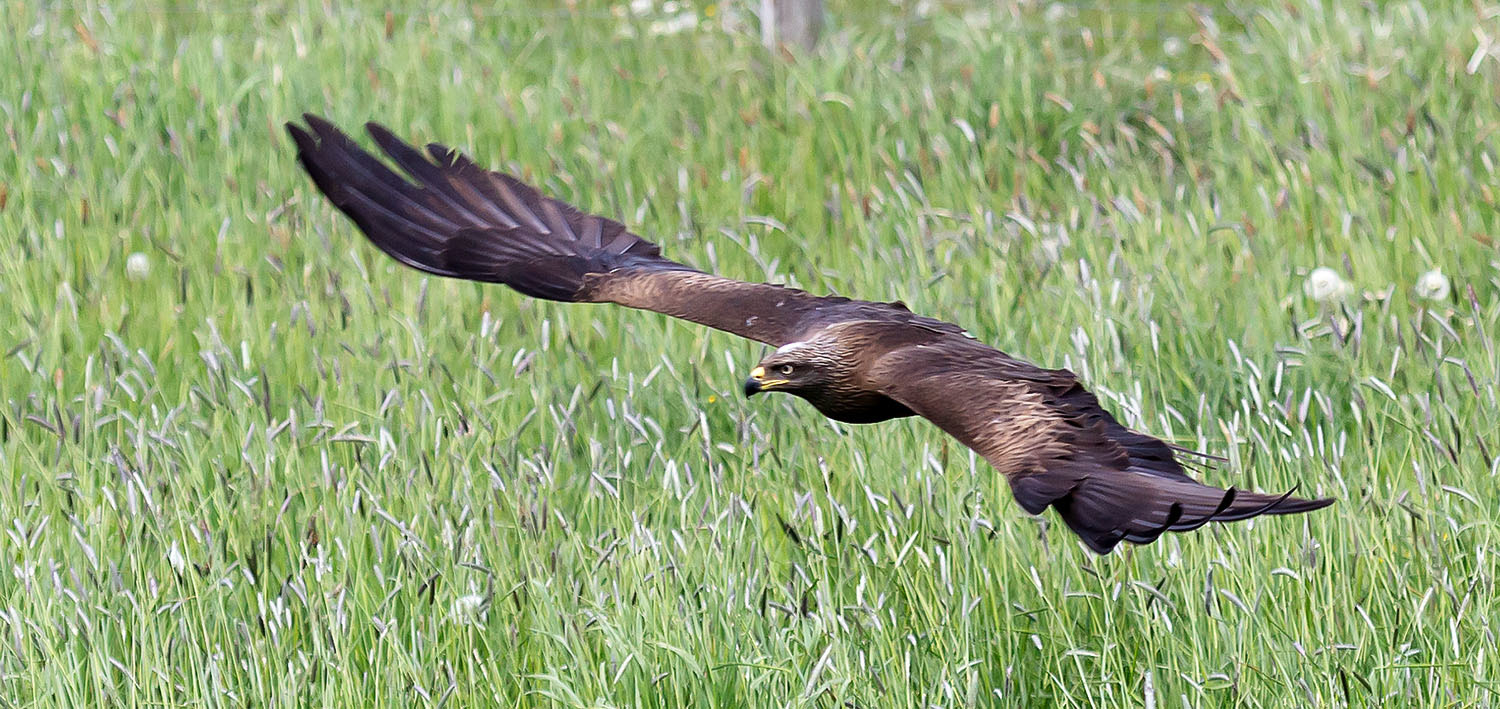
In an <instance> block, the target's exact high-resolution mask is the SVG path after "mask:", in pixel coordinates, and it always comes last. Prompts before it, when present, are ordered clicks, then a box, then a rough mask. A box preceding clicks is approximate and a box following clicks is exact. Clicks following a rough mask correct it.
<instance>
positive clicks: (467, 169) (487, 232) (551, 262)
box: [286, 114, 687, 302]
mask: <svg viewBox="0 0 1500 709" xmlns="http://www.w3.org/2000/svg"><path fill="white" fill-rule="evenodd" d="M304 118H305V119H306V121H307V128H303V127H302V126H298V125H296V124H294V123H288V124H287V126H286V127H287V132H289V133H290V134H291V136H292V140H293V141H294V142H296V144H297V158H298V160H300V161H301V162H302V166H303V167H304V168H305V169H306V170H307V173H308V174H309V175H311V176H312V179H313V182H315V183H316V184H317V186H318V189H320V190H322V191H323V193H324V194H325V195H327V196H328V198H329V200H331V201H332V202H333V204H334V206H336V207H338V208H339V209H340V210H341V211H343V212H344V213H345V214H347V215H349V218H350V219H353V220H354V222H355V224H357V225H359V228H360V230H361V231H363V232H364V233H365V235H366V236H367V237H369V239H370V242H371V243H373V244H374V245H375V246H376V247H378V248H380V250H381V251H384V252H386V253H387V254H389V255H390V256H392V257H393V258H395V259H396V260H398V261H400V262H402V263H404V264H406V265H408V266H411V267H412V268H416V269H418V270H421V271H425V272H427V273H431V274H435V275H439V276H447V277H450V278H463V279H467V280H473V281H485V282H489V283H503V284H505V285H508V286H510V287H512V288H514V289H516V290H518V291H520V292H522V293H524V294H526V295H529V296H534V297H537V298H546V299H548V300H560V301H567V302H576V301H579V300H584V299H586V290H587V287H586V285H587V284H586V280H587V276H588V275H589V274H591V273H609V272H611V271H615V270H619V269H627V268H645V269H686V268H687V267H686V266H683V265H681V264H677V263H675V262H672V261H669V260H667V259H665V258H662V257H661V255H660V254H661V251H660V249H659V248H658V247H657V245H656V244H653V243H651V242H649V241H647V240H645V239H642V238H640V237H638V236H636V235H635V234H632V233H630V231H629V230H627V229H626V228H625V226H624V225H623V224H620V223H619V222H616V221H613V220H610V219H605V218H604V217H599V216H595V215H592V214H586V213H584V212H581V211H579V210H577V209H575V208H573V207H572V206H571V205H568V204H567V203H565V202H561V201H558V200H554V199H551V198H549V197H545V196H543V195H541V194H539V193H538V192H537V191H536V190H535V189H533V188H532V187H531V186H530V185H527V184H526V183H524V182H522V181H520V180H518V179H516V178H514V177H511V176H510V175H506V174H504V173H500V172H491V171H489V170H485V169H483V168H480V167H479V166H477V165H475V164H474V163H473V162H472V161H471V160H469V159H468V158H467V157H464V156H463V155H462V154H460V153H458V152H457V151H454V150H450V149H449V148H447V147H444V146H442V145H439V144H437V143H432V144H429V145H428V146H427V155H423V154H422V152H421V151H419V150H417V149H416V148H414V147H412V146H411V145H408V144H406V143H404V142H402V141H401V140H400V139H399V138H397V137H396V136H395V135H394V134H393V133H391V132H390V131H389V130H387V129H386V128H385V127H383V126H381V125H379V124H377V123H368V124H366V125H365V128H366V129H367V130H368V131H369V132H370V136H371V137H372V138H374V140H375V143H376V144H377V145H379V146H380V149H381V150H382V151H383V152H385V154H386V155H387V156H389V157H390V159H391V160H392V161H393V162H394V163H395V164H396V165H397V166H399V167H400V168H401V169H402V170H404V171H405V172H406V173H407V175H409V176H410V178H411V179H410V180H408V179H407V178H406V177H403V176H401V175H399V174H397V173H396V172H395V171H393V170H391V169H390V168H389V167H386V165H385V163H383V162H382V161H381V160H379V159H378V158H376V157H375V156H373V155H371V154H370V153H368V152H365V151H364V150H363V149H361V148H360V147H359V146H358V145H356V144H355V143H354V141H353V140H351V139H350V138H349V136H347V135H345V134H344V133H343V132H341V131H339V129H338V128H335V127H334V126H333V125H332V124H330V123H329V122H327V121H325V120H323V119H321V118H318V117H317V116H314V115H311V114H308V115H305V116H304ZM429 155H430V156H431V159H429V157H428V156H429Z"/></svg>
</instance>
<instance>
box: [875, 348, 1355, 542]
mask: <svg viewBox="0 0 1500 709" xmlns="http://www.w3.org/2000/svg"><path fill="white" fill-rule="evenodd" d="M872 378H873V379H874V380H876V382H877V383H878V386H879V388H880V390H881V392H882V393H884V394H885V395H886V396H889V397H890V398H892V399H894V400H896V401H898V402H900V403H901V404H903V405H905V406H906V407H907V408H909V409H911V410H912V411H914V412H915V413H917V414H918V415H919V416H922V417H923V418H926V419H928V420H930V421H932V422H933V423H935V424H937V426H938V427H939V428H941V429H943V430H944V431H946V432H947V433H948V434H950V435H952V436H953V437H955V438H957V439H958V440H959V441H962V442H963V443H964V445H967V446H968V447H970V448H972V449H974V450H975V451H976V452H978V453H979V454H980V455H982V456H984V458H985V460H987V461H988V462H989V463H990V465H992V466H994V467H995V468H996V469H997V470H999V471H1000V472H1001V473H1002V474H1004V475H1005V477H1006V478H1007V479H1008V480H1009V481H1010V486H1011V491H1012V492H1013V493H1014V495H1015V498H1016V501H1017V502H1019V503H1020V504H1021V506H1022V507H1023V508H1025V509H1026V511H1027V512H1030V513H1031V514H1041V513H1042V512H1043V511H1044V510H1046V509H1047V508H1048V507H1052V508H1053V509H1055V510H1057V512H1058V514H1059V515H1060V516H1061V517H1062V519H1063V521H1064V522H1065V523H1067V525H1068V527H1069V528H1070V529H1072V530H1073V532H1074V533H1076V534H1077V535H1078V536H1079V537H1080V538H1081V539H1082V540H1083V541H1084V543H1085V544H1087V545H1088V546H1089V548H1090V549H1092V550H1093V551H1095V552H1097V553H1100V554H1106V553H1108V552H1109V551H1110V550H1111V549H1113V548H1114V547H1115V545H1116V544H1118V543H1119V542H1120V541H1122V540H1123V541H1129V542H1134V543H1136V544H1148V543H1150V542H1153V541H1155V540H1156V538H1157V537H1159V536H1161V534H1162V533H1163V532H1169V531H1172V532H1182V531H1187V530H1190V529H1196V528H1198V527H1201V526H1203V525H1205V524H1207V523H1209V522H1231V521H1235V520H1241V519H1247V518H1250V517H1255V516H1257V515H1262V514H1289V513H1294V512H1307V511H1310V510H1315V509H1318V508H1320V507H1326V506H1328V505H1329V504H1332V502H1333V501H1332V500H1330V499H1323V500H1304V499H1300V498H1296V497H1291V496H1290V495H1289V494H1288V495H1266V494H1261V493H1254V492H1244V491H1239V490H1235V489H1234V488H1230V489H1228V490H1223V489H1219V488H1215V487H1210V486H1208V485H1204V484H1202V483H1199V482H1197V481H1195V480H1193V479H1192V478H1191V477H1188V475H1187V474H1186V473H1185V472H1184V471H1183V469H1182V466H1181V464H1179V463H1178V461H1177V459H1176V453H1177V452H1178V451H1179V450H1180V449H1175V448H1173V447H1172V446H1169V445H1167V444H1166V443H1164V442H1163V441H1161V440H1159V439H1156V438H1153V437H1151V436H1147V435H1145V434H1142V433H1138V432H1135V431H1131V430H1130V429H1127V428H1125V427H1124V426H1122V425H1121V424H1120V423H1119V422H1118V421H1116V420H1115V418H1114V417H1113V416H1111V415H1110V414H1109V412H1108V411H1105V410H1104V408H1103V407H1101V406H1100V405H1099V400H1098V399H1097V398H1095V397H1094V395H1093V394H1091V393H1090V392H1089V391H1088V390H1087V389H1084V388H1083V386H1082V385H1081V384H1080V383H1079V382H1078V380H1077V378H1076V377H1074V375H1073V373H1072V372H1069V371H1067V370H1064V369H1042V368H1039V367H1036V366H1034V365H1031V364H1029V363H1026V362H1023V361H1021V360H1017V359H1015V358H1012V357H1010V356H1009V355H1006V354H1005V353H1003V352H1000V351H999V350H996V349H993V348H990V347H987V346H985V345H983V344H980V343H978V342H975V341H973V340H966V339H962V338H954V337H940V338H936V339H934V340H931V341H929V342H927V343H923V344H920V345H915V346H909V347H904V348H901V349H896V350H894V351H892V352H890V353H888V354H886V355H885V356H884V357H883V358H882V359H881V360H880V361H879V362H878V363H877V364H876V366H875V367H874V368H873V372H872Z"/></svg>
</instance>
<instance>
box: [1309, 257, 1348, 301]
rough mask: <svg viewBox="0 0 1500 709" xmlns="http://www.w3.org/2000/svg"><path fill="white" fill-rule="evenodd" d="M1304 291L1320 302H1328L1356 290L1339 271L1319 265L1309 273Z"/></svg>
mask: <svg viewBox="0 0 1500 709" xmlns="http://www.w3.org/2000/svg"><path fill="white" fill-rule="evenodd" d="M1302 292H1303V293H1305V294H1307V297H1309V298H1312V299H1313V300H1316V301H1318V302H1319V303H1328V302H1333V301H1338V300H1343V299H1344V298H1347V297H1349V294H1351V293H1353V292H1354V286H1352V285H1350V284H1349V282H1348V281H1345V280H1344V279H1343V277H1342V276H1340V275H1339V272H1338V271H1335V270H1333V269H1331V268H1329V267H1327V266H1319V267H1317V268H1315V269H1313V270H1312V273H1309V274H1307V280H1306V281H1305V282H1304V283H1303V284H1302Z"/></svg>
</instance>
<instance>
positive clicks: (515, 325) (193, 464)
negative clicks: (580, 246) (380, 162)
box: [0, 0, 1500, 707]
mask: <svg viewBox="0 0 1500 709" xmlns="http://www.w3.org/2000/svg"><path fill="white" fill-rule="evenodd" d="M0 3H3V4H0V20H3V21H0V26H3V27H4V28H5V29H4V30H0V31H3V32H4V33H5V34H3V35H0V46H3V50H0V57H3V59H0V61H3V62H4V70H3V71H0V126H3V128H4V136H3V138H0V140H3V142H4V149H0V232H3V234H0V236H3V239H0V353H3V354H4V357H3V359H0V517H3V519H0V522H3V524H0V526H3V527H4V534H3V535H0V551H3V554H4V560H5V564H4V568H3V569H0V704H3V705H5V706H28V707H44V706H91V705H99V704H102V703H110V704H122V705H151V706H163V705H168V706H179V705H234V706H240V705H247V704H248V705H263V704H264V705H279V706H306V705H318V706H357V705H380V706H385V705H435V706H444V705H452V706H466V705H476V704H477V705H488V704H495V705H533V704H548V705H551V704H555V705H563V706H641V705H651V706H743V705H747V704H750V705H765V706H790V705H815V706H836V705H838V706H843V705H850V706H907V705H924V706H925V705H937V706H960V705H969V704H975V703H1001V704H1033V705H1058V706H1080V707H1110V706H1143V705H1144V706H1202V705H1213V706H1217V705H1227V704H1236V705H1245V706H1283V705H1303V704H1312V705H1372V704H1384V705H1392V706H1399V705H1407V706H1434V705H1442V706H1452V705H1460V706H1474V705H1478V706H1492V705H1494V704H1496V701H1497V698H1496V692H1497V681H1500V679H1497V677H1500V672H1497V669H1496V662H1497V657H1496V652H1497V649H1500V648H1497V639H1496V633H1497V631H1500V620H1497V618H1500V600H1497V589H1496V569H1497V563H1496V558H1497V554H1500V493H1497V492H1496V480H1497V477H1496V476H1497V473H1500V435H1497V433H1496V430H1497V429H1496V425H1495V421H1496V420H1500V406H1497V402H1496V394H1497V391H1496V389H1497V375H1500V355H1497V351H1496V333H1497V327H1500V323H1497V320H1500V258H1497V256H1496V247H1495V245H1494V239H1495V236H1496V234H1497V221H1500V217H1497V212H1496V199H1497V195H1496V189H1497V187H1496V185H1497V180H1496V163H1497V162H1500V153H1497V142H1500V138H1497V135H1496V131H1495V126H1497V125H1500V106H1497V103H1496V98H1497V96H1496V91H1497V89H1496V87H1497V86H1500V83H1497V82H1500V63H1497V58H1496V54H1497V53H1500V44H1496V43H1495V40H1494V37H1495V36H1497V35H1500V24H1497V19H1496V12H1495V10H1494V9H1493V8H1489V7H1481V6H1479V5H1475V4H1470V3H1451V4H1441V3H1436V4H1435V3H1416V2H1396V3H1383V4H1379V5H1378V6H1377V5H1373V4H1366V3H1355V2H1342V1H1335V2H1328V3H1316V4H1305V3H1295V2H1294V3H1277V4H1274V7H1270V8H1268V9H1256V8H1254V7H1252V6H1250V5H1243V6H1242V5H1230V6H1222V5H1215V6H1212V7H1202V8H1199V9H1197V10H1195V11H1190V10H1188V9H1178V8H1177V7H1175V6H1173V5H1170V4H1161V5H1141V4H1137V3H1128V2H1122V3H1112V2H1104V3H1086V4H1081V5H1069V4H1056V5H1049V6H1036V5H1031V4H1024V5H1016V6H1012V5H1008V4H1007V5H1002V6H1000V7H998V8H997V9H995V10H994V11H988V10H985V11H980V10H973V9H964V8H963V7H959V6H957V5H956V4H950V3H935V4H934V5H935V6H936V9H939V10H942V13H936V12H934V14H931V15H920V14H914V13H915V11H910V12H907V13H905V14H902V13H899V12H897V11H895V10H880V11H875V10H874V9H872V7H871V6H869V5H867V4H852V3H850V4H845V3H833V4H832V6H831V7H830V12H831V16H832V21H831V23H830V34H829V36H827V37H825V42H824V45H823V47H822V51H821V52H820V54H819V55H818V56H816V57H812V58H807V57H804V58H798V59H791V58H787V57H784V56H781V55H779V54H776V53H770V52H767V51H766V50H764V49H762V48H761V47H760V44H759V41H758V32H757V31H756V30H755V29H754V22H753V18H751V17H749V16H746V15H745V14H744V11H743V10H738V9H736V7H735V6H734V5H733V4H726V5H712V6H710V5H693V4H691V3H685V4H682V5H680V6H676V7H675V9H672V10H670V11H667V10H663V9H661V8H659V7H656V6H655V5H653V4H651V3H635V4H634V5H636V6H639V8H640V9H639V12H638V13H637V12H635V11H632V10H630V9H629V6H625V7H618V8H617V7H614V6H610V5H602V4H600V5H596V4H589V3H581V4H578V5H576V6H575V5H573V4H571V3H570V4H559V5H558V6H556V7H552V8H547V9H543V10H536V9H534V8H532V7H529V6H523V5H521V4H519V3H517V4H501V5H499V6H497V7H494V8H481V7H479V6H472V7H471V6H450V7H448V8H446V9H441V10H436V11H431V12H428V11H418V10H414V9H410V8H406V9H403V8H395V9H393V10H390V11H387V9H386V8H385V7H380V8H376V7H373V6H372V7H344V6H334V5H324V4H320V3H312V2H306V1H305V0H288V1H286V2H275V3H268V4H254V5H250V4H231V5H230V6H229V7H226V8H218V9H213V10H210V9H208V8H197V7H194V6H191V5H188V4H179V3H170V4H166V5H156V4H147V3H139V4H137V3H132V2H125V3H110V4H102V3H94V2H85V3H81V4H80V5H79V6H77V7H74V8H68V9H64V8H60V7H56V6H53V4H48V3H33V2H17V1H15V0H0ZM689 15H691V16H690V17H688V16H689ZM685 17H686V18H687V19H684V18H685ZM302 111H314V112H317V113H320V114H323V115H327V116H329V117H330V118H331V119H333V120H335V121H336V122H338V123H340V124H341V125H343V126H345V127H349V128H353V127H355V126H357V125H358V124H359V123H360V122H363V121H364V120H367V119H377V120H380V121H382V122H384V123H386V124H387V125H390V126H392V127H393V128H394V129H395V130H396V131H397V132H398V133H399V134H400V135H402V136H403V137H405V138H408V139H412V140H424V141H426V140H438V141H443V142H447V143H450V144H454V145H456V146H459V147H462V148H464V149H466V150H468V151H469V152H471V154H473V155H474V156H475V157H476V158H477V159H478V160H479V161H480V162H481V163H482V164H486V165H492V166H497V167H505V168H507V169H509V170H512V171H514V172H517V173H519V174H522V175H525V176H526V177H528V178H529V179H531V180H533V181H535V182H537V183H540V184H541V185H543V186H544V187H545V188H546V189H547V190H548V191H550V192H552V193H554V194H556V195H558V196H560V197H563V198H566V199H569V200H572V201H575V202H576V203H579V204H581V205H583V206H585V207H588V208H591V209H594V210H597V211H601V212H604V213H607V214H615V215H619V216H620V217H621V218H622V219H623V220H624V221H626V222H628V223H630V224H631V225H632V226H633V227H635V228H636V229H637V230H638V231H640V232H641V233H643V234H645V235H648V236H649V237H651V238H653V239H655V240H657V241H659V242H660V243H661V244H662V245H663V247H664V249H665V250H666V251H667V252H668V253H669V254H670V255H672V256H673V257H674V258H681V259H684V260H686V261H689V262H691V263H694V264H696V265H698V266H700V267H704V268H706V269H710V270H713V271H716V272H720V273H724V274H726V275H731V276H736V277H741V278H747V279H768V280H773V281H778V282H785V283H791V284H796V285H801V286H803V287H807V288H810V289H812V290H816V291H836V292H839V293H843V294H848V295H856V296H862V297H867V298H878V299H901V300H904V301H905V302H907V303H908V304H910V306H911V307H912V309H914V310H917V311H919V312H924V313H927V314H931V315H934V316H939V317H943V318H946V319H949V320H952V321H955V322H958V323H960V324H962V325H964V326H965V327H967V328H969V329H970V330H971V331H972V332H974V333H976V334H977V335H978V336H979V337H981V338H982V339H984V340H986V341H988V342H990V343H993V344H995V345H997V346H999V347H1001V348H1003V349H1006V350H1007V351H1010V352H1012V353H1014V354H1017V355H1021V356H1024V357H1027V358H1029V359H1032V360H1034V361H1036V362H1038V363H1040V364H1043V365H1047V366H1067V367H1071V368H1072V369H1074V370H1075V371H1077V372H1078V373H1079V374H1080V375H1081V376H1082V377H1083V378H1084V379H1085V380H1086V381H1087V382H1089V383H1090V385H1091V386H1092V387H1093V388H1094V390H1095V391H1096V392H1098V393H1099V394H1100V397H1101V399H1102V400H1103V401H1105V402H1106V405H1107V406H1108V407H1109V408H1111V409H1112V410H1114V411H1115V412H1117V413H1118V414H1119V416H1120V417H1121V418H1122V419H1124V420H1126V421H1127V422H1129V423H1130V424H1131V425H1134V426H1136V427H1139V428H1142V429H1145V430H1147V431H1150V432H1152V433H1155V434H1157V435H1160V436H1163V437H1165V438H1168V439H1170V440H1172V441H1175V442H1177V443H1180V444H1182V445H1186V446H1191V447H1195V448H1199V449H1202V450H1206V451H1208V452H1211V453H1214V454H1218V455H1222V456H1224V457H1225V458H1227V461H1226V462H1224V463H1223V464H1220V465H1218V466H1216V467H1215V468H1213V469H1210V470H1206V471H1203V472H1202V475H1203V477H1204V478H1206V479H1207V480H1209V481H1211V482H1213V483H1216V484H1220V485H1239V486H1242V487H1253V488H1257V489H1264V490H1273V491H1280V490H1285V489H1289V488H1291V487H1293V486H1298V487H1299V489H1300V490H1301V491H1302V493H1304V494H1306V495H1309V496H1312V495H1332V496H1336V497H1338V498H1339V499H1340V502H1339V504H1337V505H1335V506H1334V507H1332V508H1330V509H1328V510H1324V511H1320V512H1318V513H1315V514H1311V515H1306V516H1301V517H1296V518H1278V519H1266V520H1257V521H1255V522H1252V523H1241V524H1236V525H1232V526H1214V527H1210V528H1207V529H1204V530H1200V531H1199V532H1197V533H1194V534H1191V535H1181V536H1179V535H1171V536H1170V537H1168V538H1164V539H1163V540H1162V541H1161V542H1160V543H1157V544H1155V545H1152V546H1149V547H1142V548H1131V549H1123V550H1121V552H1118V553H1116V554H1114V555H1111V556H1108V557H1104V558H1098V557H1094V556H1092V555H1090V554H1089V553H1087V552H1086V551H1085V550H1083V549H1082V547H1081V546H1080V545H1079V544H1078V543H1077V542H1076V541H1075V540H1074V539H1073V538H1072V536H1071V535H1069V534H1068V533H1067V532H1066V530H1064V529H1062V528H1061V527H1060V526H1059V525H1058V524H1057V523H1056V522H1055V520H1053V519H1052V518H1051V517H1047V516H1044V517H1041V518H1032V517H1028V516H1027V515H1025V514H1024V513H1023V512H1022V511H1021V510H1020V509H1019V508H1018V507H1017V506H1016V505H1014V504H1013V503H1012V502H1011V500H1010V493H1009V491H1008V490H1007V489H1006V487H1005V484H1004V482H1003V481H1002V480H1001V478H1000V477H999V476H998V475H997V474H996V473H995V472H994V471H993V470H991V469H990V468H988V467H987V466H986V465H984V464H983V461H980V460H978V459H976V457H975V456H974V455H972V454H971V453H970V452H969V451H967V450H966V449H964V448H963V447H962V446H960V445H958V444H956V443H955V442H953V441H952V440H950V439H948V438H947V437H946V436H944V435H943V434H942V433H940V432H939V431H937V430H936V429H935V428H933V427H932V426H930V425H928V424H926V423H924V422H921V421H900V422H892V423H887V424H882V425H878V426H874V427H857V426H844V425H838V424H834V423H831V422H829V421H827V420H825V419H823V418H821V417H820V416H818V415H817V414H816V413H815V412H814V411H812V410H811V409H810V408H809V407H807V406H806V405H804V404H802V403H800V402H796V401H794V400H792V399H791V398H789V397H780V398H777V397H764V398H758V399H756V400H753V401H746V400H744V399H743V398H742V397H741V396H738V395H737V391H738V388H739V382H740V381H741V380H742V378H743V376H744V373H745V369H746V367H747V366H748V365H749V364H750V363H752V362H753V361H754V360H755V358H756V357H757V355H758V354H759V352H760V349H759V347H758V346H755V345H752V344H749V343H746V342H743V341H739V340H736V339H734V338H732V337H730V336H728V335H723V334H719V333H713V332H709V331H705V330H703V329H701V328H698V327H695V326H691V325H687V324H683V323H679V322H674V321H669V320H667V319H665V318H663V317H660V316H656V315H652V314H649V313H639V312H633V311H627V310H623V309H616V308H607V307H585V306H562V305H556V304H551V303H543V302H538V301H533V300H526V299H524V298H521V297H519V296H517V295H515V294H513V293H511V292H509V291H505V290H503V289H499V288H486V287H481V286H477V285H474V284H469V283H459V282H453V281H445V280H436V279H427V278H423V277H421V276H420V274H417V273H415V272H413V271H411V270H408V269H405V268H402V267H400V266H398V265H396V264H394V263H392V262H391V261H390V260H389V259H387V258H385V257H384V256H381V255H380V254H378V253H376V252H375V251H374V250H373V249H371V248H370V247H368V246H367V245H366V244H365V243H364V242H363V240H362V238H361V237H359V236H358V235H357V233H356V232H355V230H354V229H353V228H352V226H351V225H350V224H348V223H347V222H346V221H345V220H344V219H343V218H341V217H340V216H338V215H337V214H336V213H335V211H334V210H333V209H332V208H330V206H329V205H328V204H327V203H326V202H325V200H323V199H322V198H321V196H319V195H318V194H317V193H316V192H315V191H314V189H313V188H312V186H311V184H310V182H309V181H308V180H307V179H306V177H305V176H304V175H303V174H302V173H301V172H300V170H299V169H298V167H297V166H296V164H295V161H294V160H293V157H292V151H291V150H290V146H289V145H288V142H287V141H286V139H285V137H284V135H283V133H282V131H281V123H282V122H283V121H285V120H288V119H292V118H294V117H296V116H298V115H299V114H300V113H301V112H302ZM1319 268H1327V269H1329V270H1328V271H1327V272H1324V271H1317V274H1318V280H1317V282H1316V283H1317V284H1319V285H1315V284H1314V283H1312V282H1310V281H1309V278H1310V277H1311V276H1312V274H1314V272H1315V269H1319ZM1434 272H1436V273H1437V274H1438V276H1437V277H1434V276H1433V275H1432V274H1433V273H1434ZM1328 276H1332V278H1333V279H1334V280H1332V281H1330V280H1328V278H1327V277H1328ZM1438 278H1440V279H1441V281H1439V280H1437V279H1438Z"/></svg>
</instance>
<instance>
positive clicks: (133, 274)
mask: <svg viewBox="0 0 1500 709" xmlns="http://www.w3.org/2000/svg"><path fill="white" fill-rule="evenodd" d="M150 275H151V257H149V256H147V255H145V254H143V253H141V252H139V251H137V252H135V253H133V254H131V255H129V256H127V257H126V258H125V277H126V278H129V279H130V280H132V281H144V280H146V278H147V277H148V276H150Z"/></svg>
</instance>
